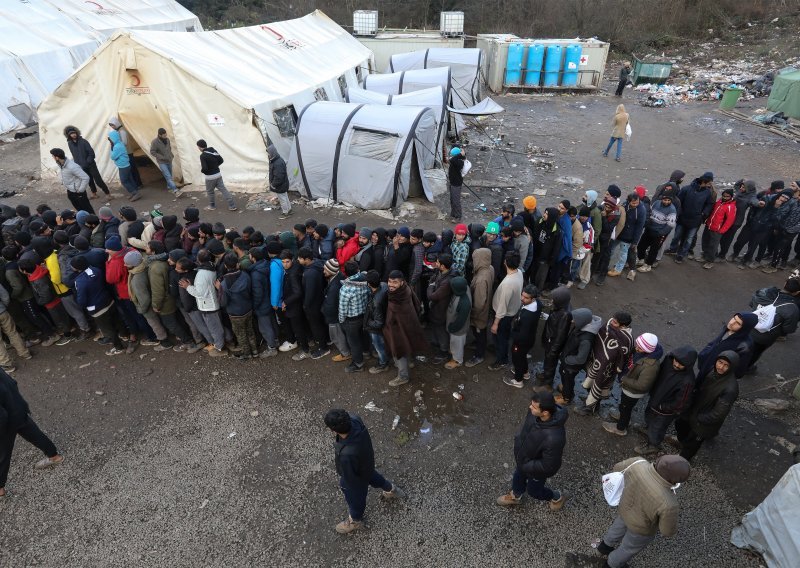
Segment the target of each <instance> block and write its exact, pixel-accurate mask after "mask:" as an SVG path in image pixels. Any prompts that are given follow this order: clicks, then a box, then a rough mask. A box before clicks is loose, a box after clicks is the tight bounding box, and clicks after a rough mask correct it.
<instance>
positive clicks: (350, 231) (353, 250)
mask: <svg viewBox="0 0 800 568" xmlns="http://www.w3.org/2000/svg"><path fill="white" fill-rule="evenodd" d="M341 239H342V240H344V244H342V246H340V247H339V248H337V249H336V260H338V261H339V266H340V267H341V270H342V273H344V265H345V264H347V261H348V260H350V259H351V258H353V257H354V256H355V255H356V254H357V253H358V249H359V246H358V232H357V231H356V226H355V225H353V224H352V223H348V224H346V225H344V226H343V227H342V236H341Z"/></svg>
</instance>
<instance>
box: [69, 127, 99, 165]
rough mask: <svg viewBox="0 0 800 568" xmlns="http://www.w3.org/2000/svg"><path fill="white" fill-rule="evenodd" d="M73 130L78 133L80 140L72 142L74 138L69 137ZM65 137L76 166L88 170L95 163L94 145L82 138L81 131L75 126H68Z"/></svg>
mask: <svg viewBox="0 0 800 568" xmlns="http://www.w3.org/2000/svg"><path fill="white" fill-rule="evenodd" d="M72 130H74V131H75V132H77V133H78V138H77V139H76V140H72V138H70V137H69V132H70V131H72ZM64 135H65V136H66V137H67V146H69V151H70V153H71V154H72V159H73V160H75V163H76V164H78V165H79V166H80V167H81V168H88V167H89V166H91V165H92V164H94V163H95V155H94V149H93V148H92V145H91V144H89V142H88V141H87V140H86V139H85V138H84V137H83V136H81V131H80V130H78V129H77V128H75V127H74V126H67V127H66V128H65V129H64Z"/></svg>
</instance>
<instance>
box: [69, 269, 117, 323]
mask: <svg viewBox="0 0 800 568" xmlns="http://www.w3.org/2000/svg"><path fill="white" fill-rule="evenodd" d="M75 301H76V302H78V305H79V306H81V307H82V308H84V309H85V310H86V311H87V312H89V315H90V316H92V315H94V314H95V313H97V312H99V311H101V310H103V308H107V307H108V306H109V305H110V304H111V302H112V301H113V300H112V298H111V295H110V294H109V293H108V287H107V286H106V285H105V276H104V275H103V271H102V270H99V269H97V268H94V267H92V266H90V267H89V268H87V269H86V270H84V271H83V272H81V273H80V274H78V277H77V278H76V279H75Z"/></svg>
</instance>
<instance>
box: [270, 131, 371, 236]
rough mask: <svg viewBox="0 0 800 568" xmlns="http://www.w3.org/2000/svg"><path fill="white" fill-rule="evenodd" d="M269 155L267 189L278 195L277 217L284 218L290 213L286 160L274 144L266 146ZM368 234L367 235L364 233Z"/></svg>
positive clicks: (290, 204)
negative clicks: (279, 208) (279, 207)
mask: <svg viewBox="0 0 800 568" xmlns="http://www.w3.org/2000/svg"><path fill="white" fill-rule="evenodd" d="M267 155H268V156H269V189H270V191H272V192H273V193H274V194H275V195H277V196H278V203H280V205H281V215H280V217H278V218H279V219H286V218H287V217H288V216H289V215H291V214H292V202H291V201H289V176H288V175H287V173H286V161H285V160H284V159H283V158H281V155H280V154H278V150H277V149H276V148H275V145H274V144H270V145H269V146H267ZM365 236H369V235H365Z"/></svg>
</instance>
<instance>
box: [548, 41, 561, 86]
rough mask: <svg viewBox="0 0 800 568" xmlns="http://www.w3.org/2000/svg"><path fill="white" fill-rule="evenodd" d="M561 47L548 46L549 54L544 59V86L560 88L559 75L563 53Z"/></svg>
mask: <svg viewBox="0 0 800 568" xmlns="http://www.w3.org/2000/svg"><path fill="white" fill-rule="evenodd" d="M562 51H563V48H562V47H561V46H560V45H548V46H547V54H546V55H545V58H544V86H545V87H558V75H559V73H560V72H561V52H562Z"/></svg>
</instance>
